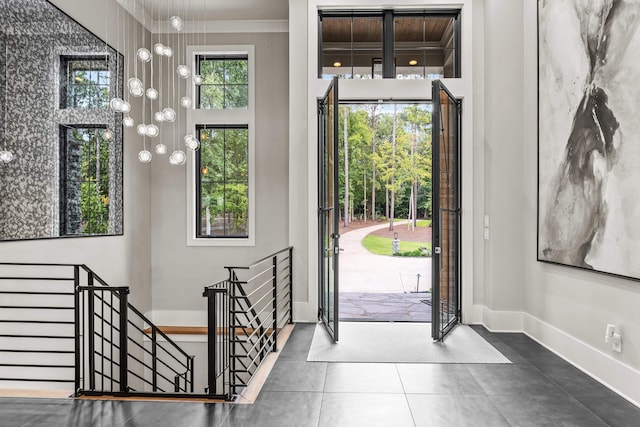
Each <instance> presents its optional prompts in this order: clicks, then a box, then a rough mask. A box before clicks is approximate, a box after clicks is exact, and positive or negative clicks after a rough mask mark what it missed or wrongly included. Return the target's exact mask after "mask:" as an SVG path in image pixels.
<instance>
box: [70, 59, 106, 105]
mask: <svg viewBox="0 0 640 427" xmlns="http://www.w3.org/2000/svg"><path fill="white" fill-rule="evenodd" d="M67 67H68V69H67V107H68V108H106V107H107V106H108V105H109V80H110V73H109V70H108V69H107V64H106V62H105V61H104V60H96V59H79V60H72V61H69V62H68V63H67Z"/></svg>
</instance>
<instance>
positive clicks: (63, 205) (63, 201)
mask: <svg viewBox="0 0 640 427" xmlns="http://www.w3.org/2000/svg"><path fill="white" fill-rule="evenodd" d="M71 129H93V130H96V131H99V130H106V129H108V126H107V125H106V124H60V125H59V137H60V157H59V164H60V174H59V175H60V176H59V179H60V186H59V194H60V221H59V224H60V226H59V232H58V234H59V237H79V236H87V237H89V236H106V235H110V234H109V231H108V228H109V226H110V224H109V223H108V222H107V232H106V233H84V232H82V233H73V232H70V230H69V229H68V215H69V209H68V208H69V207H68V203H67V202H68V200H69V198H68V191H69V188H68V185H67V184H68V181H69V178H68V171H69V170H68V167H67V166H68V157H67V154H68V145H69V141H68V137H67V135H68V134H67V131H69V130H71ZM107 143H109V144H111V142H110V141H107ZM110 149H111V147H110ZM98 155H99V153H98ZM80 161H82V159H80ZM107 170H108V171H109V177H108V179H109V180H111V173H112V171H111V168H107ZM84 182H85V180H84V179H81V181H80V184H82V183H84ZM109 209H111V206H109ZM82 219H84V218H82Z"/></svg>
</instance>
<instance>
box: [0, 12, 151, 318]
mask: <svg viewBox="0 0 640 427" xmlns="http://www.w3.org/2000/svg"><path fill="white" fill-rule="evenodd" d="M51 3H53V4H54V5H55V6H57V7H59V8H60V9H61V10H62V11H63V12H65V13H67V14H68V15H69V16H71V17H72V18H74V19H75V20H76V21H78V22H79V23H80V24H82V25H84V26H85V27H86V28H87V29H89V30H90V31H91V32H93V33H94V34H96V35H97V36H98V37H101V38H102V39H103V40H104V39H105V32H106V27H107V25H109V26H110V30H109V31H110V32H109V37H108V40H107V41H108V42H109V44H110V45H111V46H113V47H115V48H117V49H118V50H119V51H120V52H121V53H122V54H126V53H127V52H128V51H130V50H132V49H135V48H136V47H135V46H134V45H133V41H132V40H129V41H128V42H126V43H125V41H124V40H122V39H121V40H120V46H116V40H115V36H114V30H113V28H115V22H116V20H117V18H118V15H119V16H120V17H122V16H124V14H123V13H122V11H121V9H120V6H118V5H117V3H116V2H115V1H113V2H112V0H109V4H108V7H107V9H108V15H107V16H105V14H104V13H103V12H100V13H96V10H95V3H94V2H87V1H80V0H53V1H51ZM101 5H102V6H104V3H101ZM105 18H106V19H105ZM128 22H129V24H130V25H131V26H132V27H131V28H132V29H131V31H133V28H136V29H137V31H138V32H139V34H142V31H145V32H146V30H142V27H141V26H140V25H139V24H138V23H137V22H135V21H132V20H129V21H128ZM126 74H127V73H126V70H125V76H126ZM132 104H133V108H134V109H136V108H137V109H140V108H141V106H138V105H137V104H136V103H135V102H132ZM139 142H140V141H139V138H138V135H137V134H136V133H135V131H133V132H131V130H129V129H125V132H124V142H123V144H124V149H123V158H124V235H123V236H110V237H82V238H65V239H52V240H32V241H21V242H0V259H1V260H2V261H3V262H46V263H56V262H59V263H70V264H86V265H87V266H88V267H89V268H91V269H93V270H94V271H95V272H96V273H97V274H98V275H99V276H101V277H102V278H103V279H105V280H106V281H107V283H109V284H110V285H112V286H124V285H128V286H131V290H132V291H131V300H132V301H133V302H134V303H136V304H137V305H138V306H139V307H140V308H142V309H143V310H147V309H148V308H149V307H150V304H151V299H150V296H151V282H150V270H151V269H150V263H151V258H150V246H149V244H150V234H149V231H150V223H149V216H150V211H149V206H150V204H149V198H150V197H149V193H150V187H149V176H150V174H149V172H150V171H149V167H148V166H144V165H141V164H140V163H139V162H138V160H137V151H138V150H137V144H138V143H139Z"/></svg>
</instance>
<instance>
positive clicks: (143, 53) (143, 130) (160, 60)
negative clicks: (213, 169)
mask: <svg viewBox="0 0 640 427" xmlns="http://www.w3.org/2000/svg"><path fill="white" fill-rule="evenodd" d="M107 1H108V0H107ZM145 3H146V0H145V1H143V3H142V9H143V10H142V13H143V14H144V13H145V10H146V8H145ZM180 3H182V5H183V6H184V8H185V10H183V12H185V13H186V12H187V10H186V9H187V8H188V6H189V5H190V1H189V2H187V1H182V2H180ZM187 3H189V4H187ZM174 4H175V3H174ZM137 5H138V2H137V1H134V2H133V8H134V11H133V12H134V15H136V14H137V10H136V8H137ZM168 5H169V0H167V6H168ZM153 6H154V3H152V10H151V15H152V16H153V15H154V10H153ZM167 9H168V8H167ZM184 28H185V23H184V20H183V18H181V17H180V16H178V14H174V15H172V16H171V17H169V20H168V28H167V33H166V41H165V42H163V41H162V40H161V39H162V34H161V33H160V34H158V35H157V37H155V38H157V40H156V42H155V43H153V38H154V36H153V35H152V40H151V44H153V46H152V47H151V46H149V48H147V47H145V45H146V41H147V40H146V37H145V35H144V34H143V35H142V36H141V37H140V40H138V32H137V31H136V30H135V29H134V30H133V31H134V34H133V39H134V44H135V45H136V46H139V44H138V43H139V42H140V44H142V47H140V48H138V49H137V50H136V51H135V54H133V55H131V54H130V55H127V57H126V58H127V70H128V71H129V73H130V74H132V75H130V77H129V78H128V79H127V82H126V88H125V91H124V95H123V98H119V97H114V98H112V99H111V100H110V102H109V106H110V107H111V109H112V110H113V111H114V112H117V113H122V114H123V119H122V124H123V125H124V126H125V127H128V128H133V127H135V129H136V131H137V133H138V135H140V136H141V137H142V139H143V147H142V150H141V151H140V152H139V153H138V159H139V160H140V162H142V163H149V162H150V161H151V159H152V158H153V154H152V153H151V151H150V150H149V149H147V138H148V139H150V140H156V139H157V138H158V137H159V136H160V135H161V134H162V133H165V132H166V135H167V136H168V137H166V138H165V141H167V140H169V139H173V144H172V145H173V150H172V152H171V154H170V156H169V163H170V164H172V165H183V164H185V163H186V160H187V155H186V154H185V152H184V151H183V150H182V149H181V145H182V144H184V146H185V147H186V148H187V149H188V150H191V151H196V150H198V149H199V148H200V141H199V140H198V138H196V137H195V135H193V134H190V133H188V134H186V135H184V137H183V138H182V141H181V143H180V144H178V143H177V141H178V140H179V136H178V135H179V133H180V130H179V129H178V124H177V119H178V118H179V116H183V115H184V114H185V112H186V110H189V109H191V108H192V106H193V100H192V99H191V98H190V97H188V96H183V97H181V98H180V99H179V107H178V106H177V104H178V102H177V100H176V90H178V92H180V88H181V87H182V82H185V83H186V88H185V93H188V89H189V88H190V85H189V82H190V81H192V82H193V84H195V85H200V84H201V83H202V77H201V76H199V75H197V74H195V75H192V73H191V68H190V67H189V66H188V65H186V61H183V60H185V59H186V36H185V35H184ZM128 32H129V26H128V25H126V24H125V25H123V29H122V31H121V32H120V31H119V33H122V35H123V37H124V39H125V40H130V37H131V34H129V33H128ZM170 34H174V35H176V36H174V37H173V41H174V42H175V43H176V46H175V49H174V48H173V47H171V46H169V43H170V37H169V35H170ZM176 57H177V58H176ZM176 62H177V64H176ZM139 68H141V73H140V75H139V74H138V69H139ZM148 68H149V71H150V77H151V79H150V83H148V84H145V78H146V76H147V69H148ZM154 69H157V70H158V72H159V76H158V77H159V78H158V83H159V89H156V88H154V87H153V84H154ZM163 70H169V72H167V73H166V74H167V75H166V76H163V75H162V71H163ZM131 97H135V98H142V110H141V111H140V120H139V121H138V122H137V124H136V120H135V119H134V117H132V113H133V112H132V107H131V103H130V100H131ZM147 100H148V101H149V102H150V105H151V109H152V113H153V115H152V122H151V123H145V119H144V118H145V117H146V116H145V114H146V111H147V110H146V103H147ZM174 106H175V108H176V109H177V110H178V111H176V109H174ZM156 107H157V108H156ZM107 132H109V133H110V131H108V130H107ZM105 138H106V136H105ZM107 139H108V138H107ZM154 151H155V153H156V154H157V155H165V154H167V152H168V148H167V146H166V145H164V144H163V143H162V142H157V143H155V147H154Z"/></svg>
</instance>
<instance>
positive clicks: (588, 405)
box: [0, 324, 640, 427]
mask: <svg viewBox="0 0 640 427" xmlns="http://www.w3.org/2000/svg"><path fill="white" fill-rule="evenodd" d="M314 328H315V325H311V324H300V325H297V326H296V328H295V329H294V332H293V334H292V336H291V338H290V339H289V342H288V343H287V346H286V347H285V348H284V349H283V350H282V354H281V355H280V357H279V359H278V362H277V364H276V366H275V367H274V370H273V371H272V374H271V375H270V376H269V379H268V380H267V382H266V384H265V386H264V388H263V390H262V392H261V394H260V396H259V397H258V399H257V401H256V403H255V404H253V405H232V404H207V403H160V402H138V401H136V402H116V401H86V400H85V401H83V400H75V401H74V400H53V399H15V398H12V399H0V426H2V427H14V426H16V427H17V426H47V427H49V426H92V427H93V426H128V427H141V426H153V427H164V426H171V427H173V426H180V427H182V426H194V427H196V426H242V427H245V426H261V427H268V426H278V427H284V426H296V427H300V426H314V427H315V426H322V427H325V426H326V427H338V426H366V427H373V426H385V427H387V426H392V427H402V426H438V427H440V426H456V427H457V426H489V427H494V426H580V427H586V426H607V425H609V426H634V427H637V426H640V409H639V408H637V407H635V406H633V405H632V404H631V403H629V402H627V401H625V400H624V399H622V398H621V397H619V396H617V395H616V394H615V393H613V392H611V391H610V390H608V389H607V388H606V387H604V386H602V385H600V384H599V383H597V382H596V381H594V380H592V379H591V378H589V377H588V376H586V375H584V374H583V373H582V372H580V371H579V370H577V369H576V368H574V367H573V366H571V365H570V364H568V363H567V362H565V361H564V360H562V359H560V358H559V357H557V356H555V355H554V354H552V353H550V352H549V351H547V350H546V349H544V348H543V347H542V346H540V345H539V344H537V343H535V342H534V341H532V340H531V339H529V338H527V337H526V336H524V335H522V334H493V333H490V332H487V330H486V329H484V328H482V327H474V329H475V330H476V331H477V332H478V333H480V334H481V335H482V336H484V337H485V338H486V339H487V341H489V342H490V343H491V344H492V345H494V346H495V347H496V348H497V349H499V350H500V351H501V352H502V353H503V354H504V355H505V356H507V357H508V358H509V359H510V360H511V361H512V362H513V364H510V365H464V364H449V365H436V364H420V365H418V364H375V363H370V364H360V363H353V364H348V363H346V364H345V363H320V362H306V358H307V352H308V350H309V346H310V344H311V338H312V336H313V331H314Z"/></svg>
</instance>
